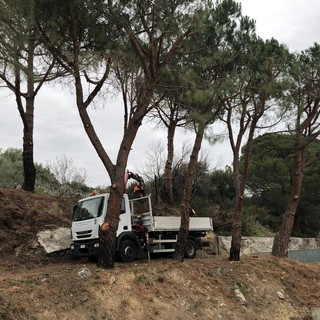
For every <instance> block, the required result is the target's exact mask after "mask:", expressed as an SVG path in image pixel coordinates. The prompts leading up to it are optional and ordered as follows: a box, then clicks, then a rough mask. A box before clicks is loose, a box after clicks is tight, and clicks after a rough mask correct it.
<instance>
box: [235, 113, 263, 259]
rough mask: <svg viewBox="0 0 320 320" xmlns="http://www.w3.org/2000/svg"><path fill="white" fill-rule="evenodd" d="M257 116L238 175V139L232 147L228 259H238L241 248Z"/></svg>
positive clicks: (250, 131) (252, 124) (253, 122)
mask: <svg viewBox="0 0 320 320" xmlns="http://www.w3.org/2000/svg"><path fill="white" fill-rule="evenodd" d="M258 119H259V118H258V117H255V118H254V119H253V120H252V123H251V125H250V130H249V135H248V140H247V144H246V150H245V152H244V159H243V170H242V174H241V175H240V160H239V150H240V143H239V141H240V140H239V141H238V144H237V147H236V148H235V149H234V157H233V179H234V185H235V190H236V205H235V210H234V215H233V221H232V240H231V247H230V255H229V260H230V261H239V260H240V249H241V236H242V224H243V205H244V192H245V187H246V184H247V180H248V174H249V162H250V154H251V152H252V146H253V137H254V131H255V129H256V125H257V121H258Z"/></svg>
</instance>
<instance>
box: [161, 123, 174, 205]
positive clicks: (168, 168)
mask: <svg viewBox="0 0 320 320" xmlns="http://www.w3.org/2000/svg"><path fill="white" fill-rule="evenodd" d="M175 129H176V126H175V124H172V123H171V124H169V127H168V134H167V152H168V154H167V160H166V165H165V169H164V177H165V186H166V194H167V201H168V203H169V204H172V203H173V187H172V163H173V154H174V143H173V138H174V134H175Z"/></svg>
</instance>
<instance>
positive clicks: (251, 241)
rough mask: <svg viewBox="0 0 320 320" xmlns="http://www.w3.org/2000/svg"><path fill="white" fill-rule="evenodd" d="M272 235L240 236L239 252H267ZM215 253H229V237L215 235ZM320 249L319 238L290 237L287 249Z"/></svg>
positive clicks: (270, 244)
mask: <svg viewBox="0 0 320 320" xmlns="http://www.w3.org/2000/svg"><path fill="white" fill-rule="evenodd" d="M272 244H273V237H242V240H241V253H242V254H255V253H269V252H271V251H272ZM215 246H216V248H215V251H216V254H222V255H224V254H229V250H230V247H231V237H218V236H216V237H215ZM301 249H320V238H293V237H292V238H290V241H289V250H301Z"/></svg>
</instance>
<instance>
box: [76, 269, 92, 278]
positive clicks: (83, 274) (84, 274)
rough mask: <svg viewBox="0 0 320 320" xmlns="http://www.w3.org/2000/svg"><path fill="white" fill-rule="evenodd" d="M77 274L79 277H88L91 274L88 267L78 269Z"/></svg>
mask: <svg viewBox="0 0 320 320" xmlns="http://www.w3.org/2000/svg"><path fill="white" fill-rule="evenodd" d="M78 276H79V277H80V278H81V279H84V278H88V277H90V276H91V271H90V270H89V269H88V268H82V269H80V270H79V272H78Z"/></svg>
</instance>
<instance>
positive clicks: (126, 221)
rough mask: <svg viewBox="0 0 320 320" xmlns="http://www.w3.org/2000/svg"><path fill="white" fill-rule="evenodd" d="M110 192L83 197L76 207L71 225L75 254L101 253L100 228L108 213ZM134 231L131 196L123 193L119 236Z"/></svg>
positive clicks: (72, 245)
mask: <svg viewBox="0 0 320 320" xmlns="http://www.w3.org/2000/svg"><path fill="white" fill-rule="evenodd" d="M108 199H109V194H101V195H96V196H92V197H88V198H84V199H81V200H80V201H79V202H78V204H77V205H76V206H75V207H74V210H73V216H72V226H71V240H72V244H71V252H72V254H73V256H77V257H81V256H88V257H95V256H97V255H98V254H99V229H100V226H101V225H102V224H103V222H104V220H105V216H106V213H107V205H108ZM122 232H132V223H131V213H130V205H129V198H128V195H127V194H124V195H123V199H122V203H121V211H120V221H119V227H118V230H117V237H118V236H119V235H120V234H121V233H122Z"/></svg>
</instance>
